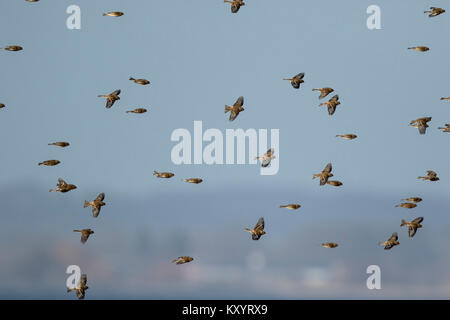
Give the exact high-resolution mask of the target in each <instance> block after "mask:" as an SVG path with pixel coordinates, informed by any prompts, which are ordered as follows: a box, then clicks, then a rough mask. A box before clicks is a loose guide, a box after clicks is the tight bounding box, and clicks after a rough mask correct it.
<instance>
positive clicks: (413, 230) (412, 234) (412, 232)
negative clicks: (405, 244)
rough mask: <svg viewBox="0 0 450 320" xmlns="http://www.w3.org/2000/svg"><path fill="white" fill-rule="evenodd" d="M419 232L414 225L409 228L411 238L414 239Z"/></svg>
mask: <svg viewBox="0 0 450 320" xmlns="http://www.w3.org/2000/svg"><path fill="white" fill-rule="evenodd" d="M416 231H417V225H415V224H413V225H412V226H409V227H408V236H409V237H410V238H412V237H414V235H415V234H416Z"/></svg>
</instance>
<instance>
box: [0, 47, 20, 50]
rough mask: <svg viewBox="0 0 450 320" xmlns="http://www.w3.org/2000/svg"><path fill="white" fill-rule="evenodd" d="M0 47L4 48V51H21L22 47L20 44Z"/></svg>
mask: <svg viewBox="0 0 450 320" xmlns="http://www.w3.org/2000/svg"><path fill="white" fill-rule="evenodd" d="M0 49H4V50H6V51H21V50H23V48H22V47H21V46H8V47H5V48H0Z"/></svg>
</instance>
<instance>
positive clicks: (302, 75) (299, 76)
mask: <svg viewBox="0 0 450 320" xmlns="http://www.w3.org/2000/svg"><path fill="white" fill-rule="evenodd" d="M304 76H305V73H304V72H301V73H299V74H297V75H296V76H295V77H294V79H299V80H301V79H303V77H304Z"/></svg>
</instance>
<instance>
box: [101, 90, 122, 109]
mask: <svg viewBox="0 0 450 320" xmlns="http://www.w3.org/2000/svg"><path fill="white" fill-rule="evenodd" d="M119 94H120V90H116V91H114V92H112V93H110V94H102V95H99V96H98V97H99V98H106V108H107V109H109V108H111V107H112V106H113V104H114V102H116V101H117V100H120V97H119Z"/></svg>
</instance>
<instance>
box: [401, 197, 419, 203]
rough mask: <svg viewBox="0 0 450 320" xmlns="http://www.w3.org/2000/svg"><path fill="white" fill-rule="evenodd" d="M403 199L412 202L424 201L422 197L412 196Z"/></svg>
mask: <svg viewBox="0 0 450 320" xmlns="http://www.w3.org/2000/svg"><path fill="white" fill-rule="evenodd" d="M402 201H408V202H412V203H419V202H421V201H422V198H419V197H411V198H406V199H402Z"/></svg>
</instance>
